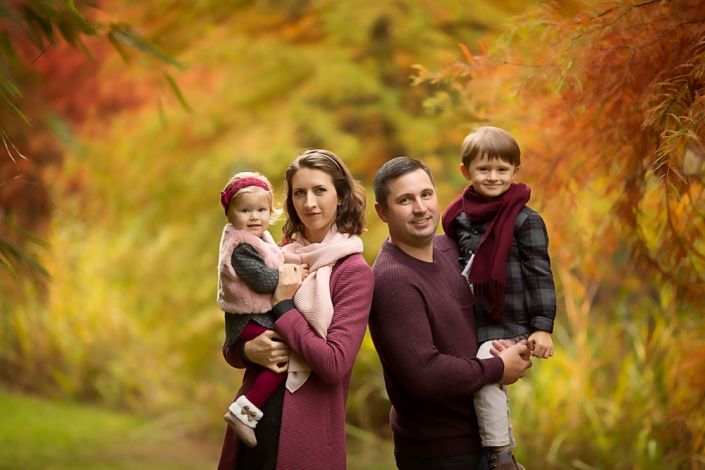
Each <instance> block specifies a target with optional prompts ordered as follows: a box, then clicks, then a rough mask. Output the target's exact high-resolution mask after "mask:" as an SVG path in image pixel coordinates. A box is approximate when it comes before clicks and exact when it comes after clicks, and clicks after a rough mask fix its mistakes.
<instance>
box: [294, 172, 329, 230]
mask: <svg viewBox="0 0 705 470" xmlns="http://www.w3.org/2000/svg"><path fill="white" fill-rule="evenodd" d="M291 198H292V200H293V203H294V209H296V214H297V215H298V216H299V219H301V222H302V223H303V225H304V237H306V240H308V241H309V242H311V243H320V242H322V241H323V238H324V237H325V236H326V234H327V233H328V230H330V228H331V226H332V225H333V223H335V219H336V217H337V215H338V203H339V201H340V200H339V199H338V193H337V191H336V190H335V186H333V178H332V177H331V176H330V175H329V174H328V173H326V172H324V171H321V170H314V169H311V168H302V169H300V170H298V171H297V172H296V173H294V176H292V178H291Z"/></svg>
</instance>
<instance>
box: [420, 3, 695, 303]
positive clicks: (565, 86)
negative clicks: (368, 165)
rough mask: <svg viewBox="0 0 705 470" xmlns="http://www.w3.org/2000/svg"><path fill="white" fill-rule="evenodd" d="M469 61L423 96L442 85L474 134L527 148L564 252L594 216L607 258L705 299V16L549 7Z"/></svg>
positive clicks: (691, 6)
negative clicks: (507, 137) (582, 221)
mask: <svg viewBox="0 0 705 470" xmlns="http://www.w3.org/2000/svg"><path fill="white" fill-rule="evenodd" d="M461 51H462V52H463V56H464V58H465V60H463V61H458V62H456V63H453V64H451V65H449V66H448V67H446V68H443V69H441V70H437V71H433V72H429V71H428V70H426V69H425V68H423V67H420V66H419V67H418V69H417V70H418V73H417V75H416V76H415V77H414V80H415V83H424V82H430V83H444V84H445V89H444V93H445V92H446V90H447V89H448V88H450V89H452V90H454V92H455V93H456V95H455V100H454V101H453V103H454V105H455V106H459V107H461V108H463V109H465V110H469V111H470V112H471V113H472V115H473V116H474V120H475V122H476V123H478V124H479V123H495V124H496V123H498V122H502V123H505V124H504V125H505V126H506V127H510V128H512V129H511V130H512V131H513V132H514V133H515V134H517V135H519V136H521V137H522V140H523V142H524V143H525V145H523V153H524V154H525V155H527V158H528V159H529V162H530V163H528V164H525V165H524V168H523V169H522V173H523V174H524V175H529V178H531V179H532V180H533V181H534V182H536V183H535V186H536V187H537V188H539V189H540V192H541V194H542V195H543V200H544V201H546V202H547V204H546V209H545V211H546V212H547V214H548V215H549V217H552V218H553V219H554V220H555V221H556V227H557V228H558V229H559V230H560V231H561V233H560V235H561V239H562V240H565V241H566V242H567V243H570V242H571V235H570V233H569V227H568V222H567V221H568V220H569V219H570V217H566V215H567V214H568V215H569V214H571V212H573V211H574V210H575V208H576V207H581V208H583V206H585V205H588V206H589V205H592V206H595V207H593V208H591V210H592V211H593V213H594V214H595V217H596V218H598V220H599V218H600V217H601V218H602V219H605V218H606V220H608V221H609V223H605V224H603V225H604V226H603V227H602V225H601V227H602V228H601V232H599V233H595V236H596V237H597V238H598V240H595V241H594V244H595V247H596V249H599V250H600V253H601V254H602V255H605V254H609V253H613V252H615V251H616V250H618V249H621V247H624V246H626V247H627V248H629V250H630V252H631V255H632V258H633V260H634V261H635V262H636V263H637V265H638V266H641V267H642V268H643V269H644V272H645V273H653V274H655V275H657V276H660V277H661V278H662V279H663V280H665V281H667V282H669V283H671V284H673V285H674V286H676V287H677V288H678V290H679V292H680V293H681V294H682V298H683V299H691V300H695V299H701V298H702V296H703V295H705V259H704V255H703V253H704V252H705V218H704V217H703V211H702V207H703V206H704V205H705V191H704V189H703V188H704V185H703V178H704V177H705V145H704V144H703V139H705V120H704V119H705V118H704V117H703V116H705V80H704V77H705V3H704V2H701V1H695V0H673V1H666V0H650V1H644V2H640V3H636V4H635V3H632V2H628V1H613V2H610V3H607V4H605V3H601V4H598V5H595V6H593V7H591V9H590V10H589V11H585V12H581V13H579V14H577V15H575V16H573V17H572V18H567V17H566V16H565V14H564V12H563V11H562V10H561V9H560V7H558V6H557V5H555V4H554V5H544V6H543V7H542V8H541V10H540V11H538V12H537V13H532V14H530V15H526V16H523V17H520V18H518V19H517V25H516V26H515V27H514V28H512V29H511V30H509V31H508V32H507V33H506V34H505V35H504V36H503V38H502V39H501V40H500V41H499V42H498V43H497V44H496V45H495V46H494V47H493V48H492V50H491V52H490V53H484V52H483V53H480V54H477V55H473V54H472V53H471V52H470V51H469V49H468V48H467V47H461ZM434 105H435V104H434ZM586 191H587V192H589V193H590V194H591V198H588V199H586V198H585V196H584V194H585V192H586ZM598 200H604V201H606V202H608V203H609V207H610V209H608V210H607V211H605V210H603V209H597V205H596V204H595V203H594V202H593V201H598ZM548 201H550V203H549V202H548ZM586 201H587V204H586ZM583 209H584V208H583ZM600 211H602V212H600ZM600 214H601V215H600ZM579 229H580V228H579ZM573 230H575V228H573ZM583 231H584V230H583ZM601 259H604V257H603V256H601ZM584 261H585V262H586V263H587V264H590V261H589V260H584ZM593 263H594V261H593Z"/></svg>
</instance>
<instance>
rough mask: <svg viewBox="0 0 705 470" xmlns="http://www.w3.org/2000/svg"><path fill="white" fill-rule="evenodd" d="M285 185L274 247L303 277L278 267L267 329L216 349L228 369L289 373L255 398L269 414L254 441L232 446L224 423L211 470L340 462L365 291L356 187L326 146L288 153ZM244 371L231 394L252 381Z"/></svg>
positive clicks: (369, 286)
mask: <svg viewBox="0 0 705 470" xmlns="http://www.w3.org/2000/svg"><path fill="white" fill-rule="evenodd" d="M286 188H287V197H286V212H287V221H286V223H285V224H284V238H285V240H287V241H289V244H287V246H285V247H284V248H283V251H284V254H285V258H286V260H287V263H295V264H307V265H308V266H309V275H308V277H307V278H306V280H305V281H304V282H303V283H302V282H301V274H300V273H298V272H296V271H295V268H294V266H291V265H289V266H283V267H282V268H280V270H279V284H278V286H277V289H276V291H275V292H274V295H273V299H272V305H273V308H272V312H271V313H272V315H273V317H274V320H275V321H274V326H273V329H274V331H273V332H265V333H263V334H262V335H260V336H258V337H257V338H255V339H253V340H251V341H248V342H245V343H242V344H237V343H236V344H233V345H228V340H227V338H226V343H225V346H224V347H223V355H224V356H225V360H226V361H227V362H228V363H229V364H230V365H232V366H233V367H237V368H243V367H247V366H248V365H253V363H254V364H258V365H259V366H261V367H266V368H269V369H271V370H273V371H281V370H282V363H283V362H289V365H290V369H291V372H289V375H288V377H287V381H286V384H285V386H282V387H280V389H279V390H278V392H276V393H275V394H274V395H273V396H272V397H270V399H269V400H268V401H267V403H266V404H265V405H264V409H263V411H264V416H265V417H275V418H272V419H270V420H265V419H263V420H262V421H260V422H259V423H258V424H257V427H256V428H255V434H256V437H257V446H256V447H254V448H252V449H250V448H248V447H246V446H243V445H240V443H239V439H238V438H237V437H236V436H235V433H234V432H233V431H232V430H231V429H230V428H229V427H228V428H227V429H226V432H225V440H224V442H223V449H222V452H221V457H220V463H219V466H218V468H219V469H220V470H233V469H236V468H238V469H240V470H243V469H272V470H274V469H292V468H306V469H312V470H316V469H323V468H326V469H328V468H330V469H343V468H345V467H346V460H345V403H346V401H347V396H348V389H349V387H350V377H351V375H352V367H353V363H354V361H355V356H356V355H357V352H358V351H359V349H360V345H361V344H362V339H363V336H364V334H365V328H366V326H367V317H368V315H369V312H370V306H371V303H372V293H373V290H374V278H373V276H372V270H371V269H370V267H369V266H368V265H367V263H366V262H365V260H364V259H363V257H362V255H361V252H362V242H361V241H360V239H359V238H358V236H359V235H360V234H361V233H362V232H363V231H364V228H365V193H364V190H363V189H362V187H361V186H360V184H359V183H358V182H357V181H355V180H354V179H353V177H352V175H351V174H350V171H348V169H347V168H346V167H345V164H344V163H343V162H342V160H340V158H338V156H337V155H335V154H334V153H332V152H328V151H326V150H309V151H306V152H305V153H303V154H302V155H301V156H299V157H297V158H296V159H295V160H294V161H293V162H292V163H291V164H290V165H289V167H288V168H287V170H286ZM297 289H298V290H297ZM295 305H296V306H295ZM297 307H298V308H297ZM227 318H228V317H227V316H226V321H227ZM227 327H228V325H227V323H226V336H227ZM278 340H280V341H278ZM290 358H291V361H289V359H290ZM295 365H297V366H298V367H295ZM294 369H295V370H294ZM250 370H251V369H248V370H247V371H246V372H245V377H244V380H243V385H242V387H241V388H240V390H239V391H238V394H237V395H238V396H240V395H242V394H244V393H247V391H248V390H249V388H250V387H251V385H252V382H253V380H254V376H255V374H252V373H249V372H250ZM235 398H237V396H236V397H235ZM279 417H281V419H276V418H279Z"/></svg>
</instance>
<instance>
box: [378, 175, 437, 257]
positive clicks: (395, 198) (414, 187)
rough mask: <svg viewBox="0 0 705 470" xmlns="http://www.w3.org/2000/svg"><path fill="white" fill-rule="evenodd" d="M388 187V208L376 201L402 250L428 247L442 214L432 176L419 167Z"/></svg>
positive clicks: (380, 214) (393, 238) (394, 241)
mask: <svg viewBox="0 0 705 470" xmlns="http://www.w3.org/2000/svg"><path fill="white" fill-rule="evenodd" d="M387 187H388V188H389V195H388V196H387V208H384V207H383V206H382V205H380V204H375V210H376V211H377V215H379V218H380V219H382V221H383V222H386V223H387V225H388V226H389V236H390V238H391V239H392V243H394V244H395V245H396V246H398V247H399V248H402V249H404V247H409V248H412V249H414V248H426V247H428V246H429V245H430V244H431V243H433V236H434V235H435V234H436V228H438V220H439V217H440V211H439V210H438V196H437V195H436V188H435V187H434V186H433V183H432V182H431V179H430V178H429V177H428V175H427V174H426V172H425V171H424V170H421V169H419V170H416V171H413V172H410V173H406V174H404V175H402V176H400V177H399V178H397V179H394V180H391V181H389V182H388V183H387ZM405 251H406V250H405Z"/></svg>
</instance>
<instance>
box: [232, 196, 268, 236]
mask: <svg viewBox="0 0 705 470" xmlns="http://www.w3.org/2000/svg"><path fill="white" fill-rule="evenodd" d="M252 189H253V191H252V192H251V193H245V194H242V195H240V196H238V197H236V198H235V200H233V201H232V202H231V203H230V208H229V209H228V220H229V221H230V223H231V224H233V226H234V227H235V228H236V229H238V230H246V231H248V232H250V233H251V234H252V235H255V236H256V237H259V236H261V235H262V234H263V233H264V231H265V230H267V228H269V213H270V209H269V194H268V193H267V192H266V191H265V190H263V189H260V188H252Z"/></svg>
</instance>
